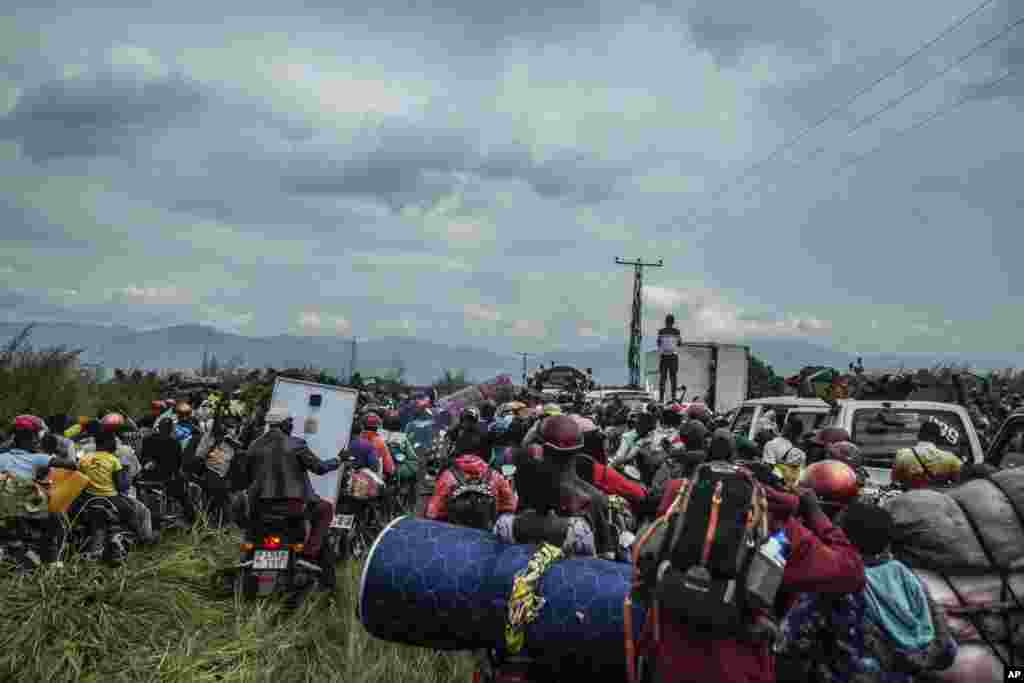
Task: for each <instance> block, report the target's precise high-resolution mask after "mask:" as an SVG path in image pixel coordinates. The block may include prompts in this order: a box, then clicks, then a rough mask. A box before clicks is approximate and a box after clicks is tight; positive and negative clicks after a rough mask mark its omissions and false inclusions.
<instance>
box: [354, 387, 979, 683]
mask: <svg viewBox="0 0 1024 683" xmlns="http://www.w3.org/2000/svg"><path fill="white" fill-rule="evenodd" d="M374 410H377V407H375V406H367V408H366V410H365V412H364V416H363V419H364V420H368V421H369V422H370V423H371V424H372V423H373V420H374V415H375V413H374ZM430 418H431V415H430V408H429V405H428V403H427V401H425V400H421V401H419V402H418V403H416V404H415V410H414V411H413V412H412V413H410V415H409V418H408V422H407V423H406V427H405V430H406V433H412V432H415V431H417V430H422V429H424V428H427V429H429V425H430V423H431V419H430ZM434 426H435V427H437V428H443V429H444V437H443V439H442V447H441V449H440V452H439V453H438V454H437V455H436V456H433V457H438V458H440V459H441V460H442V464H441V466H440V468H439V469H440V472H441V474H440V476H438V477H437V478H436V481H435V483H434V486H433V488H432V490H431V491H430V493H429V500H428V501H427V504H426V505H425V506H424V507H423V509H422V515H423V516H425V517H426V518H428V519H434V520H439V521H446V522H449V523H453V524H459V525H465V526H472V527H477V528H481V529H486V530H490V531H493V533H495V534H496V535H497V536H498V537H499V538H501V539H502V540H504V541H506V542H509V543H548V544H551V545H554V546H556V547H558V548H559V549H561V550H562V552H564V553H566V554H567V555H569V556H577V557H579V556H582V557H599V558H605V559H608V560H622V561H630V560H631V558H632V551H633V550H634V548H635V546H636V544H637V543H638V540H637V539H639V538H642V537H643V536H644V535H645V533H646V532H647V530H648V529H650V528H651V527H652V525H653V524H655V522H656V520H657V519H659V518H661V517H662V516H664V515H665V514H666V513H667V512H668V511H669V509H670V506H671V505H672V504H673V502H674V501H675V500H676V499H677V497H678V494H679V492H680V487H681V486H682V485H683V483H684V482H685V481H687V480H688V479H691V478H693V477H694V476H696V475H697V473H698V470H699V469H700V468H701V466H702V465H711V464H715V463H731V464H733V465H738V466H740V467H742V468H743V469H744V470H746V471H749V472H750V473H751V474H752V476H753V477H754V478H755V479H756V481H757V482H758V485H759V486H760V487H761V488H763V490H764V491H765V492H766V497H767V506H768V513H769V514H768V519H769V528H770V531H779V530H782V532H783V533H784V536H785V538H786V543H787V545H788V562H787V563H786V565H785V572H784V574H783V576H782V579H781V585H780V587H779V594H778V598H777V600H776V602H775V604H774V605H773V606H772V607H770V608H768V609H762V610H759V611H754V612H753V616H754V617H756V618H751V620H750V621H749V623H748V624H746V625H745V627H744V628H742V629H740V630H739V632H737V633H734V634H731V635H729V636H721V635H719V636H716V637H715V638H713V639H711V641H710V642H709V639H708V637H707V636H706V635H704V634H702V633H701V632H699V631H695V630H694V629H693V628H692V627H688V626H687V622H686V620H685V619H683V620H681V621H678V622H674V621H673V620H672V619H670V618H668V617H665V619H664V620H663V621H662V622H661V623H660V624H659V626H658V627H656V628H655V630H651V629H650V628H648V629H647V630H645V632H644V636H643V638H642V639H641V641H640V642H639V643H637V651H638V652H640V653H642V654H643V655H645V661H647V662H649V663H651V664H652V665H653V668H655V669H656V670H657V671H658V676H660V678H657V679H656V680H661V681H680V682H682V681H687V682H689V681H693V682H696V681H708V680H716V681H725V682H736V683H740V682H743V683H746V682H750V681H807V680H821V681H837V682H838V681H852V682H861V681H864V682H866V681H884V682H886V683H895V682H897V681H899V682H901V683H902V682H904V681H912V680H916V678H915V676H917V675H918V674H920V673H923V672H925V671H928V670H941V669H944V668H947V667H949V666H950V665H951V663H952V662H953V659H954V657H955V655H956V652H957V645H956V643H955V642H954V641H953V639H952V638H951V636H950V633H949V629H948V627H947V626H946V624H945V621H944V615H943V613H942V611H941V609H939V608H938V607H937V606H936V605H935V602H934V600H932V599H931V597H930V596H929V595H928V593H927V589H926V588H925V586H924V584H923V583H922V582H921V581H919V580H918V579H917V578H916V577H915V575H914V574H913V572H911V571H910V570H909V569H907V567H905V566H903V565H902V564H901V563H900V562H898V561H896V560H895V559H893V557H892V555H890V554H889V552H888V551H889V542H890V538H891V532H892V523H893V522H892V518H891V517H890V516H889V513H888V512H886V510H885V509H884V508H883V507H880V506H878V505H877V504H876V501H873V500H868V499H865V498H862V497H859V494H860V493H861V491H862V489H863V486H864V484H865V483H866V481H865V476H866V475H865V472H864V469H863V467H862V466H861V464H860V457H859V449H858V447H857V446H856V445H855V444H854V443H852V442H851V440H850V435H849V434H847V433H846V432H845V430H842V429H836V428H827V429H823V430H820V431H816V432H811V433H804V431H803V424H802V423H801V422H799V421H796V420H794V421H791V422H785V423H784V424H782V425H781V426H780V425H778V424H777V423H775V422H774V420H772V419H769V420H767V421H766V422H765V423H764V424H762V425H761V426H760V428H759V429H758V430H757V438H756V439H754V440H750V439H747V438H745V437H744V436H742V435H736V434H733V433H732V432H731V431H729V430H728V429H727V428H726V426H725V424H724V423H723V422H722V420H721V419H719V418H716V417H715V416H714V415H713V414H712V413H711V411H709V410H708V409H707V408H706V406H704V405H703V404H694V405H691V406H689V407H688V408H687V409H685V410H684V409H683V407H682V406H681V405H679V404H669V405H659V404H655V403H651V404H649V405H647V406H646V407H644V408H640V409H632V410H630V409H629V408H627V407H626V406H625V405H624V404H622V402H621V401H615V400H613V401H610V402H609V403H607V404H606V405H603V406H593V407H590V406H577V407H576V409H575V410H573V409H568V410H566V409H563V407H561V406H558V405H554V404H537V405H529V404H527V403H525V402H511V403H507V404H504V405H501V406H496V405H494V404H493V403H490V402H485V403H484V404H483V405H481V406H479V407H478V408H477V407H474V408H470V409H467V410H464V411H462V413H461V415H460V417H459V420H458V421H457V422H456V423H455V424H442V425H440V426H439V425H437V424H435V425H434ZM934 428H935V425H934V424H932V423H926V426H925V427H923V428H922V431H921V434H920V435H919V443H918V444H917V445H916V446H915V447H913V448H909V449H903V450H902V451H901V452H900V453H898V455H897V461H898V462H903V463H905V464H906V465H907V466H906V468H905V469H906V470H907V471H908V472H910V474H911V475H912V476H907V477H906V478H905V479H903V480H901V481H897V482H895V484H894V486H896V487H898V488H900V489H912V488H920V487H924V486H933V485H936V484H938V483H940V482H936V481H935V480H934V479H932V478H931V473H932V470H934V469H936V465H937V464H938V463H945V462H947V461H948V460H949V459H952V460H955V461H956V462H957V463H959V462H960V461H959V459H958V458H957V457H956V456H955V455H953V454H951V453H949V452H947V451H944V450H943V449H942V447H941V445H940V444H941V443H942V442H941V439H940V438H939V436H940V435H939V434H938V433H937V432H935V429H934ZM414 438H415V439H416V440H417V441H418V442H420V443H425V442H426V438H425V437H424V436H423V435H422V434H417V435H416V436H415V437H414ZM356 447H357V448H360V449H361V451H362V452H365V453H367V454H369V453H371V452H372V449H371V448H370V444H369V442H368V441H367V443H366V444H365V445H359V443H358V442H357V446H356ZM385 457H386V456H385ZM910 461H912V462H914V463H916V464H917V469H915V468H914V467H912V466H910V464H909V463H910ZM630 465H633V467H630ZM836 468H842V470H843V471H844V472H845V474H847V475H848V477H846V478H843V477H841V476H840V477H837V476H835V472H836V471H837V470H836ZM954 474H955V476H954V478H956V477H959V475H960V474H961V472H960V470H959V467H958V468H957V471H956V472H955V473H954ZM837 481H838V482H850V481H853V482H856V484H855V485H853V486H850V485H845V486H844V485H837V484H836V482H837ZM946 483H948V482H946ZM622 505H625V507H626V508H627V509H628V511H629V513H630V514H629V517H628V519H630V520H631V522H632V523H630V522H626V523H624V524H623V523H621V520H620V521H619V522H618V523H617V522H616V517H615V515H614V514H612V511H613V510H615V509H616V508H617V507H619V506H622ZM543 677H544V673H543V672H536V671H534V672H531V678H530V680H544V678H543Z"/></svg>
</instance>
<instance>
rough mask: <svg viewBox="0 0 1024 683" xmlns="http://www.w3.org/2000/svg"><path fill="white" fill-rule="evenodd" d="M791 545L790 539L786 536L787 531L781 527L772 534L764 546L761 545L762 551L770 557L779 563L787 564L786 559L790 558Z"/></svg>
mask: <svg viewBox="0 0 1024 683" xmlns="http://www.w3.org/2000/svg"><path fill="white" fill-rule="evenodd" d="M789 545H790V544H789V539H788V538H786V532H785V531H783V530H782V529H779V530H778V531H776V532H775V533H774V534H772V535H771V537H770V538H769V539H768V541H767V542H766V543H765V544H764V545H763V546H761V552H763V553H765V554H766V555H767V556H768V557H770V558H771V559H773V560H775V561H776V562H778V563H779V564H781V565H783V566H785V564H786V560H788V559H789Z"/></svg>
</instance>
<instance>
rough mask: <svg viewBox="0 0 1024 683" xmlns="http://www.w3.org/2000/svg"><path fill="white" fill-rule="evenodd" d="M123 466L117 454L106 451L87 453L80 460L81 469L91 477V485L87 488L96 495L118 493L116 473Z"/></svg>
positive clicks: (114, 494) (113, 494)
mask: <svg viewBox="0 0 1024 683" xmlns="http://www.w3.org/2000/svg"><path fill="white" fill-rule="evenodd" d="M121 468H122V465H121V461H120V460H118V458H117V456H116V455H114V454H112V453H107V452H106V451H96V452H95V453H86V454H85V455H83V456H82V458H81V459H80V460H79V461H78V469H79V471H81V473H82V474H84V475H85V476H87V477H89V486H88V487H86V489H85V490H86V491H88V492H89V493H91V494H93V495H94V496H106V497H110V496H116V495H117V487H116V486H114V475H115V474H117V473H118V472H120V471H121Z"/></svg>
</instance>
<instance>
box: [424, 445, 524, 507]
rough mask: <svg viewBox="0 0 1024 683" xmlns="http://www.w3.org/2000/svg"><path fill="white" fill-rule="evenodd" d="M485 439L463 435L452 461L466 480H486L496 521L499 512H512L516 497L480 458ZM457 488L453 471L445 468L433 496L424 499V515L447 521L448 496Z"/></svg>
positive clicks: (507, 483) (499, 475)
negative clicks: (492, 500)
mask: <svg viewBox="0 0 1024 683" xmlns="http://www.w3.org/2000/svg"><path fill="white" fill-rule="evenodd" d="M485 445H486V442H485V440H484V438H483V435H482V434H480V433H478V432H468V433H466V434H464V435H463V436H462V437H461V438H460V439H459V441H458V442H457V443H456V445H455V462H454V467H457V468H458V469H459V471H460V472H461V473H462V475H463V476H464V477H465V478H466V479H467V480H472V481H484V480H489V482H490V487H491V490H492V491H493V492H494V502H495V510H494V513H495V521H497V518H499V517H501V516H502V515H506V514H512V513H515V511H516V507H517V506H518V504H519V499H518V497H517V496H516V493H515V491H514V490H513V489H512V484H510V483H509V481H508V479H506V478H505V477H503V476H502V475H501V474H500V473H498V472H496V471H494V470H492V469H491V468H490V466H489V465H488V464H487V463H486V462H485V461H484V460H483V459H482V458H481V457H480V455H479V454H480V453H481V452H483V448H484V446H485ZM457 487H458V481H457V480H456V478H455V475H454V474H453V473H452V471H451V470H450V469H449V470H445V471H444V472H443V473H442V474H441V476H440V477H438V478H437V483H436V484H435V486H434V495H432V496H431V497H430V501H429V502H427V509H426V512H425V514H424V516H425V517H426V518H427V519H433V520H437V521H441V522H445V521H448V499H449V496H450V495H451V494H452V493H453V492H454V491H455V489H456V488H457Z"/></svg>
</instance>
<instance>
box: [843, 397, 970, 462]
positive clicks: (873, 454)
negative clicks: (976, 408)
mask: <svg viewBox="0 0 1024 683" xmlns="http://www.w3.org/2000/svg"><path fill="white" fill-rule="evenodd" d="M926 420H929V421H932V422H936V423H938V425H939V429H940V430H941V431H942V434H943V439H942V443H939V444H936V445H938V447H939V448H942V449H943V450H947V451H950V452H951V453H955V454H956V455H958V456H960V458H961V459H963V460H966V461H969V460H970V459H971V443H970V439H968V437H967V430H966V429H965V428H964V423H963V421H962V420H961V419H960V416H959V415H958V414H956V413H955V412H952V411H948V410H880V409H878V408H862V409H860V410H856V411H854V413H853V429H852V431H851V434H850V437H851V438H852V439H853V441H854V442H855V443H856V444H857V445H859V446H860V448H861V455H862V456H863V458H864V464H865V465H867V466H869V467H891V466H892V461H893V460H894V459H895V457H896V451H897V450H899V449H901V448H910V447H912V446H914V445H915V444H917V431H918V430H919V429H920V428H921V425H922V424H923V423H924V421H926Z"/></svg>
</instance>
